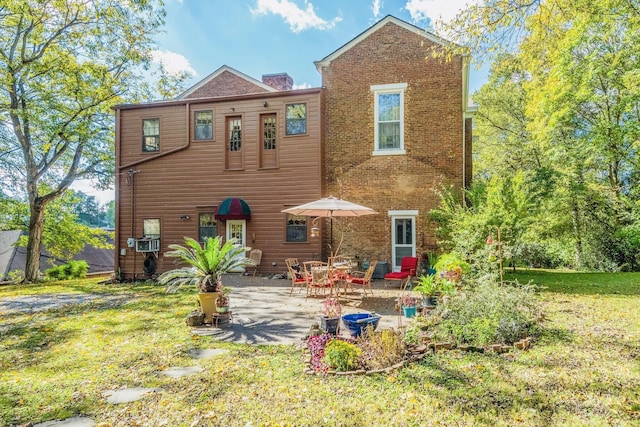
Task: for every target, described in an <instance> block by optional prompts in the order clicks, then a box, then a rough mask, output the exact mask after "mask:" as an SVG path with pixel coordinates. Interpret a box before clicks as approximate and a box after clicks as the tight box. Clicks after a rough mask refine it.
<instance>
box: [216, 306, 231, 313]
mask: <svg viewBox="0 0 640 427" xmlns="http://www.w3.org/2000/svg"><path fill="white" fill-rule="evenodd" d="M216 311H217V312H218V313H226V312H227V311H229V306H228V305H225V306H222V307H218V306H216Z"/></svg>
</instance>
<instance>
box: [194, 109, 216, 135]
mask: <svg viewBox="0 0 640 427" xmlns="http://www.w3.org/2000/svg"><path fill="white" fill-rule="evenodd" d="M194 123H195V129H194V132H193V134H194V139H196V140H198V141H201V140H208V139H213V111H211V110H206V111H196V112H195V113H194Z"/></svg>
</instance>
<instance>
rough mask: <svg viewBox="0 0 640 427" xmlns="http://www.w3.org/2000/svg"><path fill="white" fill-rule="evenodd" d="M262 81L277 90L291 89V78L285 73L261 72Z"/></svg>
mask: <svg viewBox="0 0 640 427" xmlns="http://www.w3.org/2000/svg"><path fill="white" fill-rule="evenodd" d="M262 83H264V84H266V85H267V86H271V87H272V88H274V89H278V90H291V89H293V79H292V78H291V77H290V76H289V74H287V73H278V74H263V75H262Z"/></svg>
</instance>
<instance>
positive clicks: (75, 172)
mask: <svg viewBox="0 0 640 427" xmlns="http://www.w3.org/2000/svg"><path fill="white" fill-rule="evenodd" d="M158 3H160V2H156V1H153V0H143V1H126V2H114V1H110V0H97V1H91V2H82V1H81V2H75V1H53V2H50V1H47V2H32V1H26V0H18V1H10V2H3V5H2V7H1V10H2V15H1V16H0V88H1V90H0V104H1V105H2V106H3V108H2V109H0V122H2V123H3V124H4V125H3V126H2V127H1V129H0V132H1V133H2V135H1V137H0V153H2V156H0V170H2V171H3V182H7V183H9V184H10V185H11V186H12V188H13V189H15V190H18V194H20V195H21V196H23V197H24V199H25V200H28V201H29V218H28V221H26V224H28V228H29V230H28V232H29V237H28V238H29V239H30V244H29V245H28V251H27V263H26V269H25V280H26V281H33V280H37V278H38V274H39V259H40V257H39V255H40V254H39V252H40V249H41V248H40V242H41V234H40V233H41V230H42V224H43V221H44V218H45V211H46V209H47V208H48V207H49V205H50V204H51V203H52V202H53V201H54V200H56V199H57V198H59V197H61V196H62V195H63V194H64V193H65V191H66V190H67V189H68V188H69V187H70V186H71V184H72V183H73V182H74V181H75V180H76V179H93V180H96V181H97V182H98V183H99V185H101V186H103V187H104V186H107V185H108V184H109V183H110V182H112V180H113V173H114V161H113V156H114V152H115V151H114V146H113V144H114V140H115V138H114V135H113V132H114V129H115V127H114V115H113V111H112V110H111V107H112V106H113V105H115V104H117V103H121V102H124V101H125V98H124V97H123V96H125V94H130V95H131V98H135V95H133V93H134V92H135V91H136V90H137V89H139V82H140V81H141V80H142V79H140V73H141V71H142V69H143V68H144V65H145V64H147V63H148V61H149V52H150V51H151V49H152V45H153V39H152V38H153V37H154V36H155V34H156V33H157V30H158V27H159V26H160V25H161V24H162V19H163V16H164V10H163V9H162V5H161V3H160V5H158ZM141 66H142V67H141ZM7 124H10V125H7Z"/></svg>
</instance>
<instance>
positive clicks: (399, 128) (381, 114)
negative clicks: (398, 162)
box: [371, 83, 407, 155]
mask: <svg viewBox="0 0 640 427" xmlns="http://www.w3.org/2000/svg"><path fill="white" fill-rule="evenodd" d="M406 88H407V84H406V83H397V84H388V85H375V86H371V91H372V92H373V96H374V109H373V110H374V118H375V128H374V132H373V133H374V149H373V154H374V155H389V154H405V149H404V91H405V89H406Z"/></svg>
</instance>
